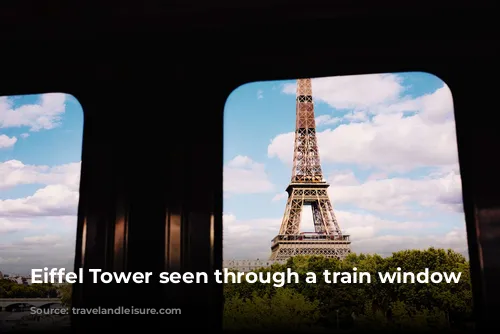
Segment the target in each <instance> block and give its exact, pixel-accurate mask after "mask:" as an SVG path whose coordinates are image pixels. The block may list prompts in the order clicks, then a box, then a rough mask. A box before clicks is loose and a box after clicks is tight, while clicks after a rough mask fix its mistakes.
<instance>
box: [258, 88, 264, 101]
mask: <svg viewBox="0 0 500 334" xmlns="http://www.w3.org/2000/svg"><path fill="white" fill-rule="evenodd" d="M263 98H264V91H263V90H262V89H259V90H258V91H257V99H259V100H260V99H263Z"/></svg>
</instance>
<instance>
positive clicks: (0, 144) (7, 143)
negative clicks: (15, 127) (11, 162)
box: [0, 135, 17, 149]
mask: <svg viewBox="0 0 500 334" xmlns="http://www.w3.org/2000/svg"><path fill="white" fill-rule="evenodd" d="M16 142H17V138H16V137H9V136H6V135H0V149H1V148H9V147H12V146H14V144H15V143H16Z"/></svg>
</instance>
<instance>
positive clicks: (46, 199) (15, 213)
mask: <svg viewBox="0 0 500 334" xmlns="http://www.w3.org/2000/svg"><path fill="white" fill-rule="evenodd" d="M0 175H2V178H1V179H0V189H9V188H12V187H14V186H17V185H21V184H37V185H45V186H44V187H42V188H40V189H38V190H36V191H35V193H34V194H33V195H31V196H27V197H24V198H15V199H5V200H0V217H30V216H67V215H75V214H76V210H77V207H78V198H79V192H78V188H79V183H80V162H77V163H70V164H64V165H59V166H54V167H49V166H35V165H25V164H23V163H22V162H21V161H18V160H9V161H6V162H3V163H0Z"/></svg>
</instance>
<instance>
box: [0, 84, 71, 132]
mask: <svg viewBox="0 0 500 334" xmlns="http://www.w3.org/2000/svg"><path fill="white" fill-rule="evenodd" d="M65 101H66V95H65V94H61V93H49V94H43V95H41V96H40V101H39V103H38V104H24V105H22V106H20V107H18V108H15V107H14V106H13V101H12V99H10V98H8V97H0V128H13V127H28V128H29V130H30V131H39V130H50V129H53V128H54V127H56V126H58V125H60V121H61V115H62V114H63V113H64V112H65V108H66V105H65Z"/></svg>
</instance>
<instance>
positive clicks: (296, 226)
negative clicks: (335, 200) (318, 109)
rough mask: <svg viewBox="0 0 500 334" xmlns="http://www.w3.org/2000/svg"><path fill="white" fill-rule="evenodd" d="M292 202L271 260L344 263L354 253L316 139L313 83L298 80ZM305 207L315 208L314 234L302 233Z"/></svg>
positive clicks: (273, 243)
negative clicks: (315, 257) (314, 258)
mask: <svg viewBox="0 0 500 334" xmlns="http://www.w3.org/2000/svg"><path fill="white" fill-rule="evenodd" d="M293 152H294V154H293V170H292V179H291V182H290V184H289V185H288V187H287V189H286V192H287V193H288V201H287V203H286V209H285V214H284V216H283V221H282V223H281V228H280V231H279V234H278V235H277V236H276V237H275V238H274V239H273V241H272V246H271V250H272V254H271V257H270V260H286V259H288V258H290V257H292V256H296V255H323V256H326V257H335V258H339V259H343V258H344V257H345V256H346V255H347V254H349V253H350V251H351V250H350V249H351V248H350V244H351V242H350V241H349V236H348V235H345V234H343V233H342V231H341V230H340V227H339V224H338V222H337V219H336V217H335V214H334V212H333V207H332V204H331V202H330V198H329V196H328V192H327V189H328V187H329V186H330V185H329V184H328V183H326V181H325V180H324V179H323V172H322V169H321V162H320V158H319V150H318V142H317V137H316V122H315V119H314V102H313V98H312V84H311V79H299V80H297V98H296V125H295V146H294V151H293ZM304 205H310V206H311V207H312V213H313V221H314V230H315V231H314V232H312V233H301V232H300V222H301V214H302V208H303V207H304Z"/></svg>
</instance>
